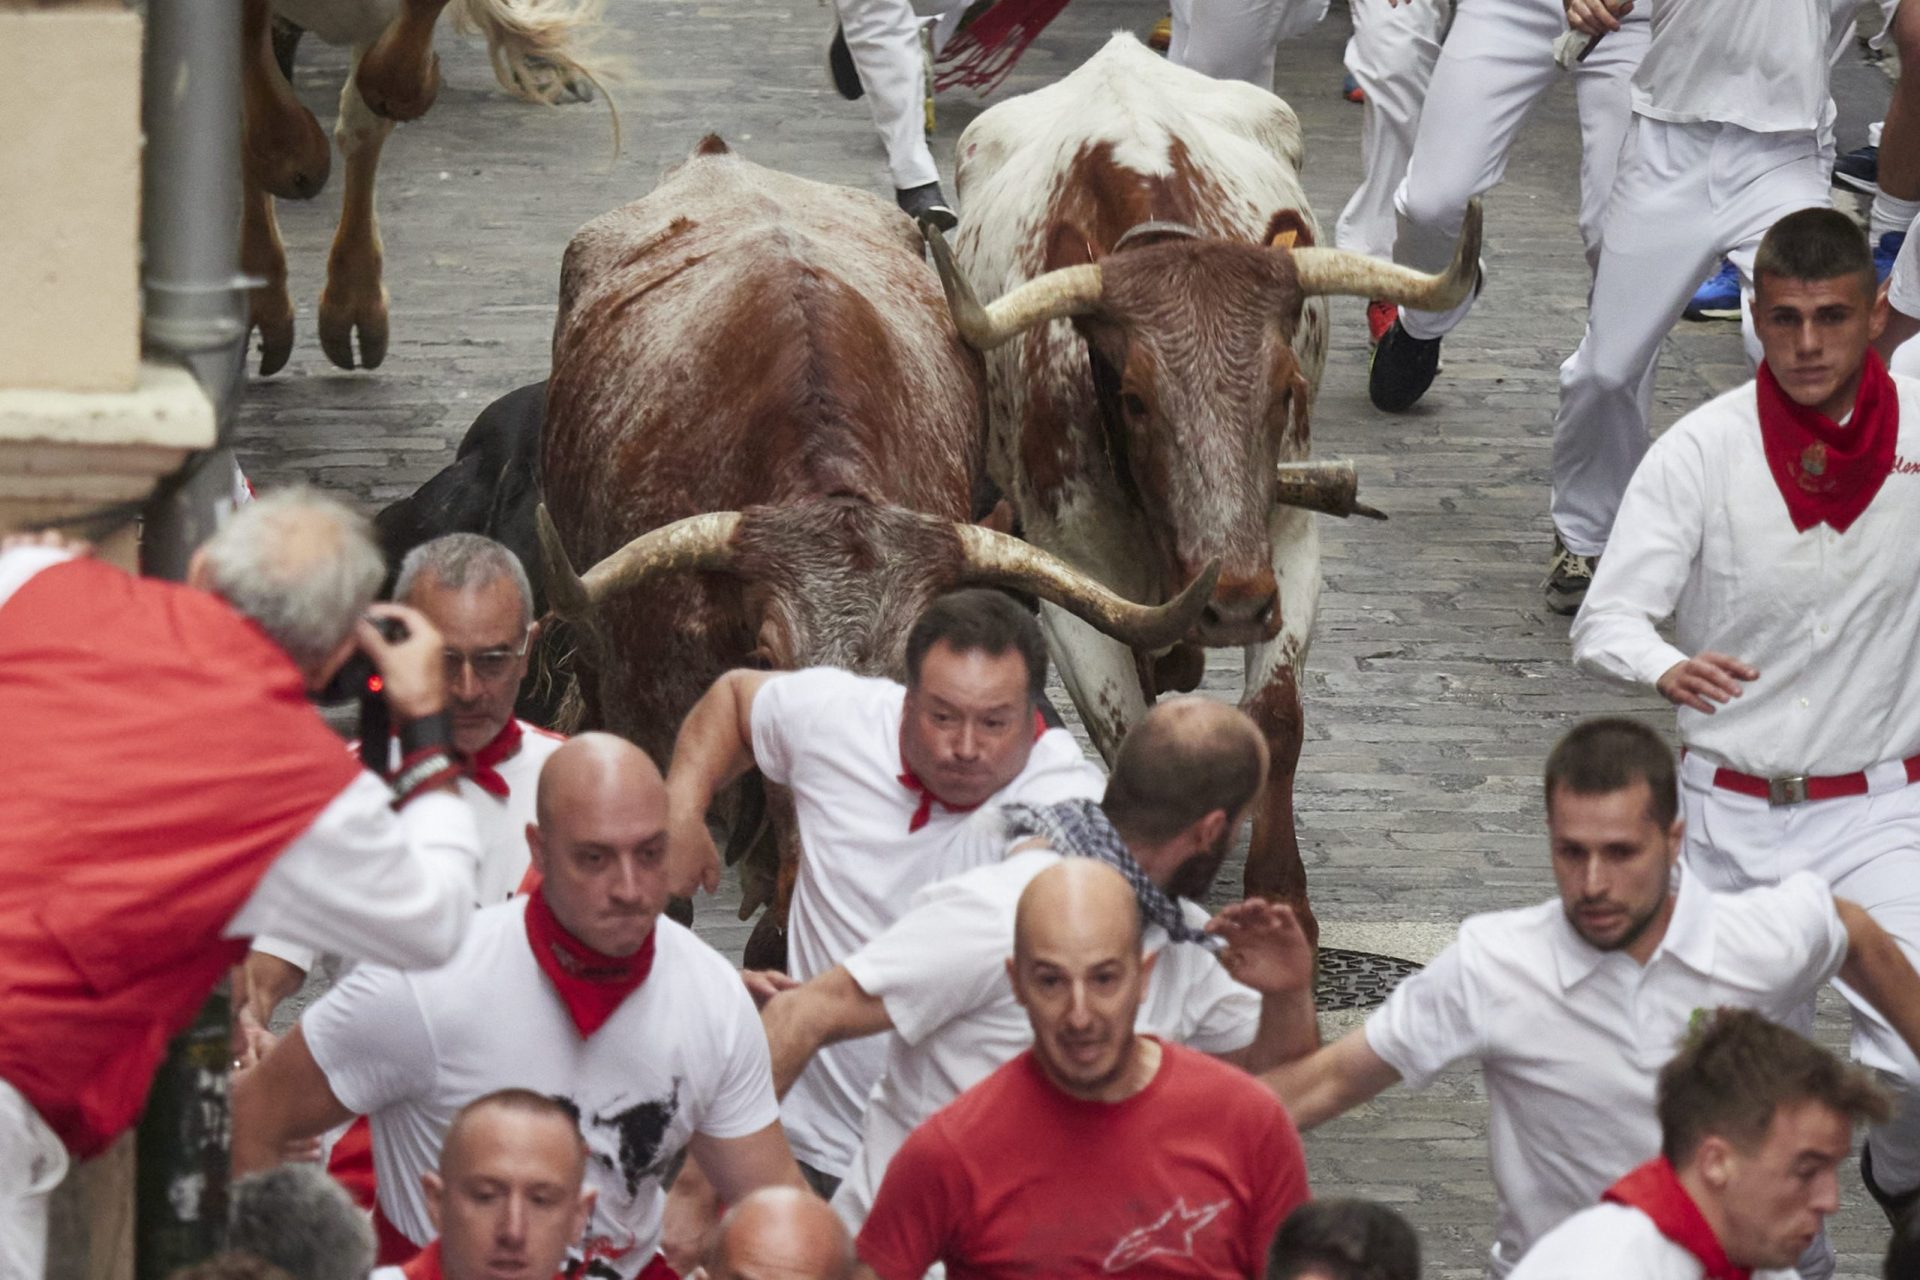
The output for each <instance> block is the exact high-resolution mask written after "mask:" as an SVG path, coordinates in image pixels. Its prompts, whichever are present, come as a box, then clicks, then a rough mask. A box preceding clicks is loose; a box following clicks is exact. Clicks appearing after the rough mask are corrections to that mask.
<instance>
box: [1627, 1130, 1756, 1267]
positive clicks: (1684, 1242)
mask: <svg viewBox="0 0 1920 1280" xmlns="http://www.w3.org/2000/svg"><path fill="white" fill-rule="evenodd" d="M1600 1198H1601V1199H1602V1200H1610V1201H1612V1202H1613V1203H1614V1204H1623V1205H1626V1206H1627V1207H1628V1208H1630V1209H1638V1210H1639V1211H1640V1212H1642V1213H1644V1214H1646V1215H1647V1217H1649V1218H1651V1219H1653V1225H1654V1226H1655V1227H1658V1228H1659V1230H1660V1234H1661V1235H1663V1236H1665V1237H1666V1238H1667V1239H1669V1240H1671V1241H1673V1242H1674V1243H1675V1244H1677V1245H1679V1246H1680V1247H1681V1248H1682V1249H1685V1250H1686V1251H1687V1252H1688V1253H1690V1254H1692V1255H1693V1256H1694V1257H1696V1258H1698V1259H1699V1260H1700V1266H1701V1267H1702V1268H1703V1269H1704V1270H1705V1272H1706V1280H1749V1277H1750V1276H1751V1275H1752V1272H1750V1271H1748V1270H1747V1269H1746V1268H1745V1267H1736V1266H1734V1265H1733V1263H1732V1262H1731V1261H1729V1260H1728V1258H1727V1251H1726V1250H1725V1249H1723V1248H1722V1247H1721V1245H1720V1237H1718V1236H1716V1235H1714V1234H1713V1227H1712V1226H1710V1225H1709V1224H1708V1222H1707V1219H1706V1216H1705V1215H1704V1214H1702V1213H1701V1212H1700V1206H1699V1205H1697V1204H1695V1203H1694V1202H1693V1197H1692V1196H1691V1195H1689V1194H1687V1189H1686V1187H1684V1186H1682V1185H1681V1183H1680V1177H1679V1175H1678V1174H1676V1173H1675V1172H1674V1171H1673V1166H1672V1165H1670V1164H1668V1163H1667V1158H1666V1157H1665V1156H1655V1157H1654V1158H1653V1159H1651V1160H1649V1161H1647V1162H1646V1163H1645V1164H1643V1165H1641V1166H1640V1167H1639V1168H1638V1169H1635V1170H1634V1171H1633V1172H1632V1173H1629V1174H1628V1175H1627V1176H1626V1177H1624V1178H1622V1179H1620V1181H1618V1182H1616V1183H1614V1184H1613V1185H1612V1186H1610V1187H1608V1188H1607V1190H1606V1192H1605V1194H1603V1195H1602V1196H1601V1197H1600Z"/></svg>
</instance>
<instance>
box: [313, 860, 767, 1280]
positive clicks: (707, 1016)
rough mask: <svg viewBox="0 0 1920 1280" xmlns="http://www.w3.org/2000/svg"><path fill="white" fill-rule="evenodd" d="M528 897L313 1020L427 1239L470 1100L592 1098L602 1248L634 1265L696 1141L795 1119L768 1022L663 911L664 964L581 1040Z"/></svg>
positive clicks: (583, 1119)
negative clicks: (778, 1094)
mask: <svg viewBox="0 0 1920 1280" xmlns="http://www.w3.org/2000/svg"><path fill="white" fill-rule="evenodd" d="M526 909H527V902H526V899H525V898H516V899H514V900H512V901H509V902H503V903H500V904H498V905H496V906H492V907H487V908H484V909H482V910H481V911H479V912H477V913H475V914H474V915H473V916H472V917H471V918H472V921H473V927H472V928H471V929H470V930H469V931H468V934H467V941H466V943H465V945H463V946H462V947H461V949H460V952H459V954H458V955H457V956H455V957H454V959H453V960H452V961H451V962H450V963H449V964H447V965H446V966H445V967H444V968H440V969H435V970H432V971H431V972H427V973H411V974H409V973H400V972H398V971H396V970H393V969H387V968H382V967H376V966H371V965H362V966H360V967H359V968H358V969H356V970H354V971H353V973H351V974H349V975H348V976H347V977H346V978H345V979H344V980H342V982H341V983H340V985H339V986H337V987H335V988H334V989H333V990H332V991H331V992H329V993H328V995H327V996H326V998H325V999H323V1000H321V1001H320V1002H319V1003H318V1004H316V1005H314V1006H313V1008H311V1009H309V1010H308V1011H307V1014H306V1017H305V1018H304V1019H302V1021H301V1026H302V1027H303V1028H304V1030H305V1033H306V1039H307V1044H308V1047H309V1048H310V1049H311V1050H312V1051H313V1058H314V1061H315V1062H316V1063H318V1064H319V1066H320V1070H321V1071H322V1072H324V1073H325V1075H326V1077H327V1084H328V1086H329V1087H330V1088H332V1090H333V1092H334V1095H335V1096H336V1097H338V1098H339V1099H340V1101H341V1102H342V1103H343V1104H344V1105H345V1106H347V1107H349V1108H350V1109H352V1110H353V1111H356V1112H358V1113H360V1114H361V1115H366V1116H369V1117H371V1122H372V1131H373V1132H372V1136H373V1163H374V1170H375V1174H376V1178H377V1182H378V1185H379V1189H380V1208H381V1211H382V1212H383V1213H385V1214H386V1216H387V1218H388V1219H389V1220H390V1221H391V1222H392V1223H393V1225H394V1226H395V1227H398V1228H399V1229H400V1230H401V1231H402V1232H403V1233H405V1234H406V1235H407V1237H408V1238H409V1239H411V1240H413V1241H414V1243H416V1244H422V1245H424V1244H426V1243H428V1242H429V1241H431V1240H432V1239H433V1235H434V1232H433V1227H432V1224H431V1222H430V1220H429V1219H428V1217H427V1210H426V1202H425V1197H424V1193H423V1192H422V1191H421V1188H420V1175H421V1174H422V1173H423V1172H425V1171H427V1170H429V1169H434V1168H437V1167H438V1165H439V1160H440V1143H441V1139H442V1138H443V1137H445V1135H446V1131H447V1126H448V1125H449V1124H450V1123H451V1122H452V1120H453V1116H454V1113H455V1112H456V1111H458V1110H459V1109H460V1108H461V1107H462V1106H463V1105H465V1104H466V1103H468V1102H471V1101H473V1100H474V1099H475V1098H477V1097H480V1096H481V1095H482V1094H486V1093H491V1092H493V1091H494V1090H495V1089H504V1088H509V1087H520V1088H527V1089H533V1090H536V1091H538V1092H540V1093H544V1094H547V1095H549V1096H551V1097H556V1098H561V1099H564V1100H565V1101H566V1102H567V1104H568V1105H569V1106H571V1107H572V1108H573V1109H574V1111H575V1112H576V1113H577V1114H578V1115H579V1117H580V1129H581V1132H582V1133H583V1134H584V1135H585V1136H586V1139H587V1146H588V1149H589V1158H588V1161H587V1181H586V1185H587V1186H588V1187H589V1188H590V1189H592V1190H595V1191H597V1192H598V1193H599V1198H598V1202H597V1203H596V1205H595V1207H594V1211H593V1218H592V1221H591V1222H589V1224H588V1226H587V1252H588V1253H589V1254H591V1255H592V1256H593V1257H594V1258H598V1259H603V1260H605V1262H606V1264H607V1265H608V1266H610V1267H611V1268H613V1270H614V1272H615V1273H616V1274H617V1275H619V1276H621V1277H623V1278H630V1277H632V1276H634V1275H636V1274H637V1273H638V1272H639V1271H640V1270H641V1269H642V1268H643V1267H645V1266H646V1265H647V1263H648V1262H649V1261H651V1260H652V1258H653V1255H654V1253H655V1251H656V1250H657V1249H658V1248H659V1239H660V1210H661V1205H662V1203H663V1202H664V1196H663V1195H662V1193H661V1190H660V1175H661V1173H662V1171H663V1169H664V1168H665V1166H666V1165H667V1163H668V1162H669V1161H670V1160H671V1159H672V1158H673V1157H674V1156H675V1155H676V1154H678V1152H679V1151H680V1149H681V1148H682V1147H684V1146H685V1145H686V1144H687V1140H688V1139H689V1138H690V1137H692V1136H693V1134H695V1133H703V1134H707V1135H710V1136H712V1137H715V1138H723V1139H724V1138H740V1137H745V1136H747V1135H748V1134H752V1133H756V1132H758V1131H759V1130H761V1129H764V1128H766V1127H767V1126H768V1125H770V1124H772V1123H774V1122H775V1121H776V1120H777V1119H779V1107H778V1105H777V1104H776V1103H775V1102H774V1097H773V1075H772V1066H771V1063H770V1061H769V1059H768V1055H767V1041H766V1036H765V1033H764V1032H763V1031H762V1030H761V1026H760V1018H759V1015H758V1014H757V1013H755V1012H754V1008H753V1001H752V999H751V998H750V997H749V996H748V995H747V992H746V988H744V987H743V986H741V985H740V975H739V974H738V973H737V972H736V971H735V970H734V968H733V967H732V966H731V965H730V964H728V963H727V962H726V961H725V960H722V959H721V958H720V956H719V955H718V954H716V953H715V952H714V951H713V949H712V948H710V947H708V946H707V945H706V944H705V943H703V942H701V941H700V940H699V939H697V938H695V937H694V936H693V934H692V933H691V932H689V931H688V930H686V929H684V928H682V927H681V926H679V925H677V924H675V923H674V922H673V921H671V920H668V919H666V918H664V917H662V918H661V919H660V921H659V923H658V924H656V925H655V926H654V928H655V937H656V939H657V941H656V943H655V947H656V950H655V954H654V961H653V971H652V973H651V974H650V975H649V976H648V978H647V980H646V982H644V983H643V984H641V986H640V988H639V989H638V990H637V991H635V992H634V993H633V994H632V995H630V996H628V997H627V999H626V1000H625V1001H624V1002H622V1003H621V1005H620V1007H619V1008H618V1009H617V1010H615V1012H614V1014H613V1016H612V1017H611V1018H610V1019H608V1021H607V1022H606V1024H605V1025H603V1026H602V1027H601V1028H600V1029H599V1030H598V1031H596V1032H595V1033H594V1034H593V1035H592V1036H590V1037H588V1038H587V1039H584V1040H583V1039H581V1038H580V1035H579V1033H578V1032H577V1031H576V1030H575V1029H574V1026H573V1023H572V1021H571V1020H569V1018H568V1016H567V1012H566V1008H565V1006H564V1005H562V1003H561V1002H560V998H559V997H558V996H557V995H556V994H555V993H554V991H553V988H552V986H551V985H550V983H549V982H548V980H547V977H546V975H545V974H543V973H541V972H540V968H539V966H538V965H537V964H536V963H535V961H534V958H533V951H532V948H531V946H530V945H529V944H528V941H527V933H526ZM573 1256H574V1257H576V1258H577V1257H579V1256H580V1253H579V1251H578V1250H576V1252H575V1253H574V1254H573Z"/></svg>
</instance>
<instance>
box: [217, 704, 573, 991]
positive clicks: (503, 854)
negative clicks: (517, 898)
mask: <svg viewBox="0 0 1920 1280" xmlns="http://www.w3.org/2000/svg"><path fill="white" fill-rule="evenodd" d="M565 743H566V738H565V737H563V736H561V735H560V734H557V733H552V732H550V731H548V730H546V729H542V728H540V727H539V726H538V725H532V724H528V723H527V722H526V721H525V720H522V721H520V749H519V750H518V751H516V752H514V753H513V755H512V756H510V757H509V758H507V759H505V760H502V761H501V762H500V763H499V764H497V765H495V766H494V768H495V770H496V771H497V772H498V773H499V774H500V777H501V778H502V779H503V780H504V781H505V782H506V784H507V794H506V795H505V796H504V797H501V796H496V795H492V794H490V793H489V792H487V791H486V790H484V789H483V788H482V787H481V786H480V785H479V784H478V783H476V782H475V781H474V780H473V779H472V778H469V777H467V776H466V775H465V774H462V775H461V776H460V778H459V779H458V780H457V781H456V782H455V783H454V790H455V791H456V792H457V793H458V795H459V797H460V799H461V800H462V801H464V802H465V805H466V808H467V811H468V813H469V814H470V815H471V816H472V820H473V824H474V829H475V831H476V833H477V836H478V839H479V847H480V870H479V875H478V877H477V880H478V885H477V892H476V893H475V896H474V901H473V905H474V906H476V907H485V906H491V905H492V904H493V903H496V902H504V901H506V900H507V899H508V898H511V897H512V896H513V894H514V891H515V890H517V889H518V888H519V887H520V881H521V880H523V879H524V878H525V877H526V874H527V866H528V864H529V863H531V862H532V861H533V855H532V853H531V852H530V851H529V850H528V848H527V826H528V824H530V823H531V822H532V821H533V801H534V795H535V792H536V791H537V789H538V784H539V781H540V770H541V768H542V767H543V766H544V765H545V764H546V763H547V758H548V757H549V756H551V755H552V754H553V753H554V752H556V751H558V750H559V749H560V748H561V747H562V746H563V745H564V744H565ZM393 756H394V764H396V765H397V764H398V763H399V756H400V744H399V743H398V742H396V743H394V747H393ZM368 776H369V777H371V776H372V775H371V774H369V775H368ZM418 803H419V801H418V800H416V801H414V804H418ZM408 807H409V808H411V807H412V805H409V806H408ZM253 949H254V950H255V951H260V952H264V953H265V954H267V955H270V956H278V957H279V958H280V959H282V960H285V961H286V962H287V963H288V964H290V965H293V966H294V967H295V968H297V969H311V968H313V963H314V960H315V959H316V949H315V948H312V947H305V946H301V945H300V944H299V943H297V942H293V941H291V940H289V939H286V938H281V937H277V936H274V935H272V934H268V935H266V936H262V937H256V938H255V939H254V940H253ZM322 949H324V948H322Z"/></svg>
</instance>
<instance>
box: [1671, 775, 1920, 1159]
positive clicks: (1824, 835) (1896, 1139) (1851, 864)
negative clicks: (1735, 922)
mask: <svg viewBox="0 0 1920 1280" xmlns="http://www.w3.org/2000/svg"><path fill="white" fill-rule="evenodd" d="M1680 776H1681V781H1682V784H1683V785H1682V786H1681V788H1680V795H1681V801H1682V803H1683V804H1684V806H1685V810H1686V819H1687V835H1686V854H1685V856H1686V860H1687V871H1688V873H1689V874H1691V875H1694V876H1697V877H1699V879H1700V881H1701V882H1702V883H1704V884H1706V885H1707V886H1709V887H1711V888H1714V889H1718V890H1724V891H1731V892H1738V891H1740V890H1742V889H1750V888H1753V887H1754V886H1756V885H1765V884H1777V883H1779V882H1780V881H1781V880H1783V879H1785V878H1786V877H1787V876H1790V875H1792V874H1793V873H1794V872H1796V871H1812V872H1814V873H1815V874H1816V875H1818V876H1820V877H1821V878H1822V879H1824V880H1825V881H1826V882H1827V883H1828V884H1830V885H1832V886H1833V893H1834V896H1835V897H1836V898H1845V899H1846V900H1848V901H1849V902H1854V903H1858V904H1859V905H1860V906H1861V907H1863V908H1865V909H1866V912H1867V914H1868V915H1870V916H1872V917H1873V919H1874V922H1875V923H1876V924H1878V925H1879V926H1880V927H1881V928H1882V929H1885V930H1886V931H1887V932H1888V933H1890V934H1892V935H1893V937H1894V940H1895V941H1896V942H1898V943H1899V944H1900V949H1901V950H1902V951H1905V952H1906V953H1907V958H1908V959H1909V960H1911V961H1914V962H1915V963H1916V964H1920V785H1908V783H1907V777H1906V770H1905V769H1904V768H1903V767H1902V766H1901V765H1900V764H1899V762H1897V761H1895V762H1892V763H1883V764H1879V765H1876V766H1874V767H1873V768H1871V769H1869V770H1867V779H1868V785H1869V787H1870V788H1871V789H1870V790H1869V792H1868V793H1867V794H1866V795H1864V796H1845V797H1842V798H1840V799H1837V800H1813V801H1809V802H1807V803H1805V804H1795V805H1778V806H1776V805H1770V804H1768V803H1767V802H1766V801H1765V800H1760V799H1756V798H1754V797H1752V796H1744V795H1740V794H1739V793H1737V792H1733V791H1725V790H1722V789H1720V788H1717V787H1714V786H1712V785H1710V784H1709V782H1708V779H1710V778H1711V776H1712V765H1711V764H1710V763H1709V762H1708V761H1706V760H1704V759H1703V758H1701V757H1700V756H1697V755H1690V756H1687V757H1686V758H1685V759H1684V760H1682V762H1681V767H1680ZM1834 988H1835V990H1837V991H1839V993H1840V994H1841V995H1842V996H1844V997H1846V1000H1847V1003H1848V1004H1849V1005H1850V1006H1851V1007H1852V1010H1853V1041H1852V1046H1851V1051H1852V1054H1853V1057H1854V1059H1855V1060H1856V1061H1858V1062H1860V1063H1861V1064H1862V1065H1864V1066H1867V1067H1870V1068H1872V1069H1874V1070H1875V1071H1877V1072H1879V1073H1880V1074H1881V1075H1882V1076H1883V1078H1885V1079H1886V1080H1887V1082H1888V1083H1889V1084H1891V1085H1892V1086H1894V1090H1895V1095H1896V1099H1897V1101H1896V1105H1895V1109H1894V1114H1893V1118H1892V1119H1891V1120H1889V1121H1888V1122H1887V1123H1885V1124H1877V1125H1874V1126H1872V1127H1871V1128H1870V1129H1869V1130H1868V1138H1869V1140H1870V1141H1871V1142H1872V1143H1873V1174H1874V1181H1876V1182H1878V1183H1879V1184H1880V1186H1881V1188H1882V1189H1884V1190H1886V1191H1890V1192H1895V1193H1898V1192H1902V1191H1907V1190H1910V1189H1912V1188H1914V1187H1916V1186H1920V1061H1916V1060H1915V1057H1914V1054H1913V1051H1912V1050H1911V1049H1910V1048H1908V1046H1907V1043H1906V1042H1905V1041H1904V1040H1902V1039H1901V1038H1900V1037H1899V1036H1898V1035H1897V1034H1895V1032H1894V1030H1893V1028H1892V1027H1891V1026H1889V1025H1888V1024H1887V1021H1886V1019H1884V1018H1882V1017H1881V1016H1880V1015H1879V1014H1878V1013H1876V1012H1875V1011H1874V1010H1873V1009H1872V1008H1871V1007H1869V1006H1868V1005H1867V1003H1866V1002H1865V1001H1864V1000H1863V999H1861V997H1860V996H1859V995H1858V994H1856V993H1855V992H1853V991H1851V990H1849V989H1848V988H1847V986H1846V985H1845V984H1843V983H1838V982H1836V983H1835V984H1834ZM1812 1025H1813V1009H1812V1006H1811V1005H1809V1006H1808V1007H1807V1009H1806V1010H1805V1013H1804V1020H1803V1022H1802V1025H1801V1028H1800V1029H1801V1030H1810V1029H1811V1027H1812Z"/></svg>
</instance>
